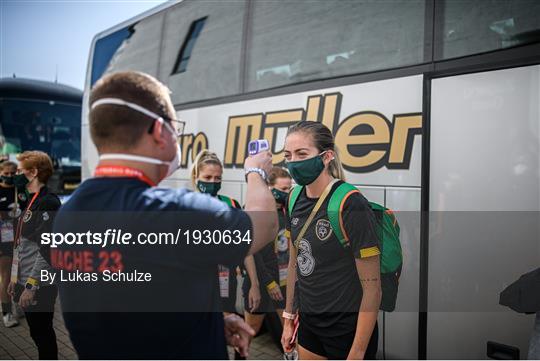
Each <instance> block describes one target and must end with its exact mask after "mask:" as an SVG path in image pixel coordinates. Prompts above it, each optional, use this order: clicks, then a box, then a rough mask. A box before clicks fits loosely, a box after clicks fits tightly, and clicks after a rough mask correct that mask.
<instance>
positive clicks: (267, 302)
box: [242, 275, 287, 316]
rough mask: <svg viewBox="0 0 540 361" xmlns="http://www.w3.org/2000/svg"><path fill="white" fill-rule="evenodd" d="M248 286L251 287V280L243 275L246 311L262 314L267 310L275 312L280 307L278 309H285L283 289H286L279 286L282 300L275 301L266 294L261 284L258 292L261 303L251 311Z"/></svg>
mask: <svg viewBox="0 0 540 361" xmlns="http://www.w3.org/2000/svg"><path fill="white" fill-rule="evenodd" d="M250 288H251V282H250V281H249V277H248V276H247V275H245V276H244V283H243V284H242V294H243V296H244V310H245V311H246V312H248V313H251V314H253V315H262V314H265V313H269V312H276V310H277V309H280V310H283V309H285V291H286V290H287V288H286V287H280V289H281V294H282V295H283V300H282V301H275V300H273V299H272V298H270V295H269V294H268V291H267V290H266V287H265V286H263V285H260V286H259V292H260V293H261V303H260V305H259V307H258V308H257V309H256V310H255V311H253V312H251V311H250V310H249V289H250ZM280 316H281V315H280Z"/></svg>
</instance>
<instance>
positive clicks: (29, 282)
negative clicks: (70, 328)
mask: <svg viewBox="0 0 540 361" xmlns="http://www.w3.org/2000/svg"><path fill="white" fill-rule="evenodd" d="M17 160H18V161H19V165H18V168H17V174H16V175H15V177H14V178H13V182H14V184H15V186H16V187H17V188H18V189H23V188H24V189H26V191H27V192H28V198H29V200H28V202H27V204H26V205H25V206H24V210H23V212H22V213H21V215H20V216H19V219H18V222H17V226H16V231H15V239H14V243H15V248H14V251H13V268H12V270H13V272H14V273H15V274H13V273H12V274H11V283H10V284H9V289H8V293H9V294H10V295H11V296H12V297H13V300H14V301H15V302H17V303H19V305H20V306H21V307H22V309H23V310H24V313H25V315H26V321H27V322H28V327H29V328H30V336H31V337H32V339H33V340H34V343H35V344H36V346H37V349H38V355H39V359H40V360H54V359H58V347H57V345H56V334H55V332H54V328H53V317H54V304H55V302H56V296H57V294H58V289H57V287H56V285H54V284H50V283H43V282H41V274H42V272H44V271H45V272H52V267H51V265H50V258H51V257H50V247H49V246H48V245H43V244H42V243H41V235H42V233H50V232H51V231H52V228H53V222H54V217H55V215H56V211H58V209H59V208H60V199H58V197H57V196H56V194H54V193H51V192H49V190H48V189H47V186H46V184H47V181H48V180H49V178H50V177H51V175H52V174H53V163H52V160H51V158H50V157H49V156H48V155H47V154H45V153H43V152H41V151H26V152H23V153H21V154H19V155H18V156H17Z"/></svg>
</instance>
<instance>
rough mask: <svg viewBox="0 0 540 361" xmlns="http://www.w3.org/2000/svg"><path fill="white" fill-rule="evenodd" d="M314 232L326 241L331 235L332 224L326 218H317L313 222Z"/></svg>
mask: <svg viewBox="0 0 540 361" xmlns="http://www.w3.org/2000/svg"><path fill="white" fill-rule="evenodd" d="M315 233H316V234H317V238H318V239H320V240H321V241H326V240H327V239H328V238H329V237H330V236H331V235H332V226H331V225H330V221H328V220H327V219H319V220H318V221H317V223H316V224H315Z"/></svg>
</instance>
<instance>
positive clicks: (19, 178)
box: [13, 173, 30, 190]
mask: <svg viewBox="0 0 540 361" xmlns="http://www.w3.org/2000/svg"><path fill="white" fill-rule="evenodd" d="M28 183H30V181H29V180H28V178H26V176H25V175H24V174H23V173H21V174H15V176H13V185H14V186H15V187H17V189H19V190H23V189H25V188H26V185H27V184H28Z"/></svg>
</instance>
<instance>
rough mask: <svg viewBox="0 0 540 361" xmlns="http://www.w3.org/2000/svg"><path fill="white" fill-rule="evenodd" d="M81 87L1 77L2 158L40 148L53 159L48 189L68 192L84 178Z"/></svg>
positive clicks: (11, 158) (0, 142) (0, 133)
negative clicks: (82, 170) (82, 172)
mask: <svg viewBox="0 0 540 361" xmlns="http://www.w3.org/2000/svg"><path fill="white" fill-rule="evenodd" d="M82 96H83V93H82V91H81V90H79V89H76V88H73V87H70V86H67V85H63V84H58V83H53V82H45V81H41V80H32V79H23V78H15V77H14V78H3V79H0V153H1V154H0V156H1V157H2V159H4V160H5V159H10V160H13V161H14V160H15V159H16V155H17V154H18V153H21V152H23V151H26V150H41V151H43V152H45V153H47V154H48V155H49V156H50V157H51V159H52V160H53V165H54V170H55V171H54V173H53V176H52V177H51V179H50V180H49V187H50V189H51V190H52V191H53V192H55V193H57V194H59V195H61V196H64V195H68V194H70V193H71V192H73V190H74V189H75V188H76V187H77V186H78V185H79V183H80V182H81V146H80V144H81V102H82Z"/></svg>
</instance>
